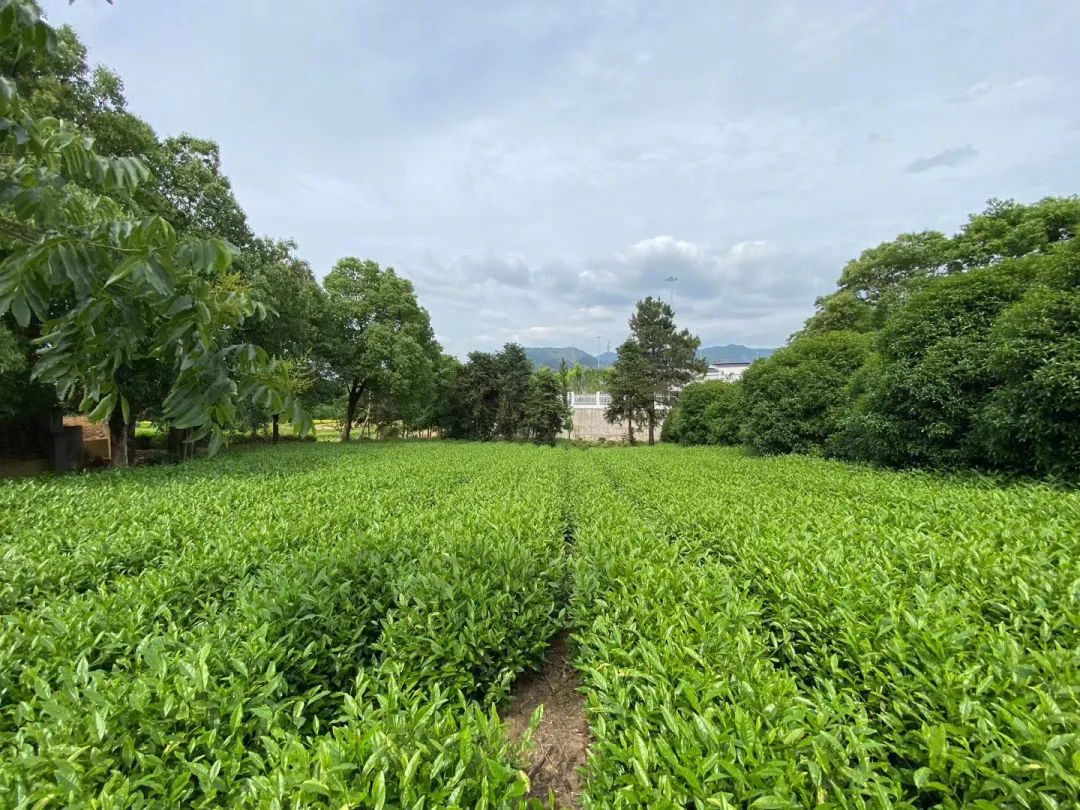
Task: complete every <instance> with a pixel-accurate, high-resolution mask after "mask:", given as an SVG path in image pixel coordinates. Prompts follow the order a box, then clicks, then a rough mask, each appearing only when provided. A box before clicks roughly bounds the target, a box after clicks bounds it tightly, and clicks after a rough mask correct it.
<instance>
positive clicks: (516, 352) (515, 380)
mask: <svg viewBox="0 0 1080 810" xmlns="http://www.w3.org/2000/svg"><path fill="white" fill-rule="evenodd" d="M497 373H498V375H499V376H498V388H499V404H498V411H497V413H496V416H495V430H496V432H497V433H498V434H499V435H500V436H502V437H503V438H504V439H506V440H508V441H513V440H514V439H515V438H517V436H518V435H519V434H520V433H521V431H522V429H523V428H524V427H525V416H526V407H527V404H528V399H529V395H530V390H529V388H530V380H531V378H532V363H531V362H530V361H529V358H528V356H527V355H526V354H525V350H524V349H523V348H521V346H519V345H518V344H517V343H507V344H506V345H505V346H503V350H502V351H501V352H499V355H498V372H497Z"/></svg>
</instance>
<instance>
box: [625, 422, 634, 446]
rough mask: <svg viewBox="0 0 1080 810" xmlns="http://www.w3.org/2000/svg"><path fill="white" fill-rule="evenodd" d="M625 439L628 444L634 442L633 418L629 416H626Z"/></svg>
mask: <svg viewBox="0 0 1080 810" xmlns="http://www.w3.org/2000/svg"><path fill="white" fill-rule="evenodd" d="M626 440H627V441H628V442H630V444H633V443H634V420H633V419H631V418H630V417H629V416H628V417H626Z"/></svg>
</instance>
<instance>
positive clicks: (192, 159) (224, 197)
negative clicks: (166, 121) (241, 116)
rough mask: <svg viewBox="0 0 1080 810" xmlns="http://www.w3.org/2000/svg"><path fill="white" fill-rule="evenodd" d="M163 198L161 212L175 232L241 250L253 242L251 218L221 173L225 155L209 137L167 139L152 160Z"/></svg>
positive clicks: (190, 136)
mask: <svg viewBox="0 0 1080 810" xmlns="http://www.w3.org/2000/svg"><path fill="white" fill-rule="evenodd" d="M149 163H150V166H151V167H152V169H153V171H154V174H155V176H156V177H157V184H156V187H155V190H156V192H157V194H158V195H159V196H160V203H159V204H158V206H159V213H161V214H162V216H164V217H166V218H167V219H168V220H169V221H170V222H172V223H173V225H174V226H175V227H176V229H177V230H179V231H181V232H183V233H188V234H193V235H199V236H215V237H217V238H219V239H226V240H228V241H229V242H230V243H231V244H232V245H234V246H236V247H238V248H244V247H245V246H247V245H248V243H249V242H251V240H252V235H251V231H250V230H249V229H248V225H247V216H246V215H245V214H244V211H243V209H242V208H241V207H240V204H239V203H238V202H237V201H236V197H234V196H233V192H232V186H231V185H230V183H229V178H227V177H226V176H225V175H224V174H222V172H221V150H220V149H219V148H218V145H217V144H216V143H214V142H213V141H211V140H208V139H205V138H196V137H194V136H192V135H186V134H185V135H180V136H178V137H175V138H166V139H165V141H164V142H163V143H162V144H161V145H160V146H159V147H158V148H157V149H155V150H154V152H153V153H152V154H151V156H150V159H149ZM147 207H148V208H151V209H153V208H154V207H155V206H154V205H153V204H152V203H148V204H147Z"/></svg>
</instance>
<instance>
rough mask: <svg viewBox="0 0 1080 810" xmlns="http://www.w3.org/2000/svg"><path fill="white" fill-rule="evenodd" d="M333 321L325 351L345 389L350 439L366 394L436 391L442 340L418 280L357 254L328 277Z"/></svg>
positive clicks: (344, 436) (345, 431)
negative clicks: (415, 288)
mask: <svg viewBox="0 0 1080 810" xmlns="http://www.w3.org/2000/svg"><path fill="white" fill-rule="evenodd" d="M323 287H324V288H325V290H326V296H327V321H326V327H325V331H324V333H323V335H322V338H321V343H322V346H321V352H322V354H323V356H324V357H325V358H326V361H327V365H328V367H329V369H330V370H331V371H332V373H333V374H334V376H335V377H336V379H337V380H338V383H339V386H340V388H341V389H343V390H344V393H345V398H346V405H345V420H344V425H343V427H342V430H341V440H342V441H343V442H347V441H348V440H349V437H350V435H351V432H352V426H353V423H354V422H355V420H356V416H357V405H358V404H359V402H360V399H361V397H362V396H364V395H371V396H373V397H376V398H377V399H381V400H386V399H388V398H389V399H394V400H397V402H398V403H401V402H403V401H404V400H406V399H409V398H412V397H416V396H419V395H420V392H421V391H424V390H427V391H430V390H431V389H430V387H429V386H430V384H431V380H432V377H433V372H434V366H435V362H436V360H437V358H438V355H439V348H438V344H437V343H436V342H435V338H434V335H433V333H432V331H431V322H430V319H429V317H428V313H427V311H426V310H425V309H424V308H423V307H421V306H420V305H419V304H418V303H417V301H416V294H415V293H414V291H413V286H412V283H411V282H410V281H409V280H408V279H405V278H402V277H401V276H399V275H397V273H395V272H394V270H393V268H390V267H388V268H386V269H385V270H384V269H382V268H380V267H379V265H378V264H377V263H376V262H373V261H360V260H359V259H355V258H352V257H349V258H345V259H341V260H340V261H338V263H337V264H336V265H334V269H333V270H331V271H330V273H329V274H328V275H327V276H326V279H325V280H324V281H323Z"/></svg>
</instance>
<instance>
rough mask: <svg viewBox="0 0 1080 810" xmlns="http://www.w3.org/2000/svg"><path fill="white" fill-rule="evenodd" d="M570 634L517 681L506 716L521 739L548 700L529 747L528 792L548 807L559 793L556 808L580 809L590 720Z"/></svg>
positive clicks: (560, 637) (561, 637) (557, 638)
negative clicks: (573, 661)
mask: <svg viewBox="0 0 1080 810" xmlns="http://www.w3.org/2000/svg"><path fill="white" fill-rule="evenodd" d="M569 636H570V631H569V630H563V631H562V632H560V633H559V634H558V635H557V636H555V638H553V639H552V641H551V647H549V648H548V651H547V657H546V659H545V660H544V665H543V667H542V668H541V669H540V670H539V671H537V672H527V673H525V674H523V675H521V676H520V677H519V678H518V679H517V680H516V681H515V682H514V686H513V689H512V690H511V692H510V699H509V702H508V703H507V705H506V706H505V707H504V708H503V711H502V719H503V722H504V723H505V724H506V730H507V733H508V734H509V735H510V738H511V739H512V740H518V739H520V738H521V735H522V734H523V733H524V731H525V729H526V728H528V726H529V718H530V717H531V716H532V713H533V711H534V710H535V709H536V707H537V706H539V705H540V704H541V703H542V704H543V705H544V716H543V718H542V719H541V721H540V726H539V728H537V729H536V733H535V734H533V745H532V747H531V749H530V750H529V767H528V769H527V771H526V772H527V773H528V775H529V781H530V782H531V783H532V791H531V792H530V793H529V795H530V796H532V797H535V798H537V799H539V800H540V801H542V802H544V804H545V806H547V800H548V796H549V794H554V796H555V806H556V807H558V808H574V809H575V810H576V809H577V808H580V807H581V792H582V788H583V786H584V779H583V778H582V775H581V768H582V767H583V766H584V765H585V760H586V759H587V756H588V754H587V748H588V744H589V724H588V720H587V719H586V715H585V697H584V695H582V694H581V693H580V692H578V691H577V689H578V686H579V685H580V680H579V678H578V673H577V670H575V669H574V667H573V664H572V661H571V654H570V648H569V644H568V641H569Z"/></svg>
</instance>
